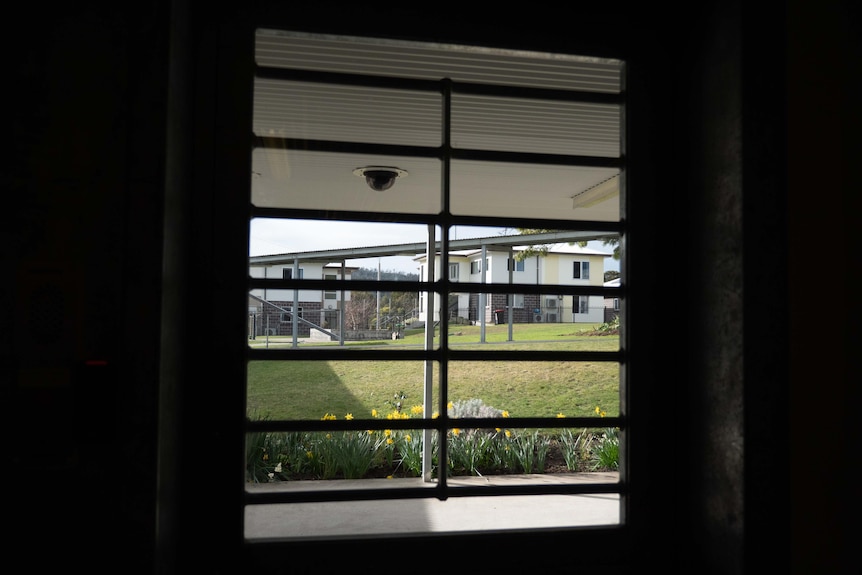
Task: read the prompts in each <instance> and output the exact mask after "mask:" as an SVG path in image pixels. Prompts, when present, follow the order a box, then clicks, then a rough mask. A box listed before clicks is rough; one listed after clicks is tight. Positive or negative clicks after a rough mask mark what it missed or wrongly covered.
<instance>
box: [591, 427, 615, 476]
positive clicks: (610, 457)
mask: <svg viewBox="0 0 862 575" xmlns="http://www.w3.org/2000/svg"><path fill="white" fill-rule="evenodd" d="M592 459H593V466H592V469H593V471H596V470H598V469H610V470H616V469H619V466H620V439H619V433H618V430H617V428H615V427H608V428H607V429H605V431H604V434H603V435H602V436H601V437H600V438H599V439H598V441H597V443H596V446H595V447H594V448H593V450H592Z"/></svg>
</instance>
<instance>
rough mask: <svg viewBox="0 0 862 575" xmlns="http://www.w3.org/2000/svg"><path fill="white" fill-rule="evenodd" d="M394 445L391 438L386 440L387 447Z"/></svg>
mask: <svg viewBox="0 0 862 575" xmlns="http://www.w3.org/2000/svg"><path fill="white" fill-rule="evenodd" d="M393 443H395V440H394V439H392V438H391V437H387V438H386V445H392V444H393Z"/></svg>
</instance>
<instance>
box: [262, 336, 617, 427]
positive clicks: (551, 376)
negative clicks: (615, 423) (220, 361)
mask: <svg viewBox="0 0 862 575" xmlns="http://www.w3.org/2000/svg"><path fill="white" fill-rule="evenodd" d="M596 327H598V326H596V325H595V324H515V325H514V326H513V332H514V335H513V338H512V339H513V341H508V339H509V337H508V334H509V327H508V326H507V325H489V326H486V328H485V342H484V343H482V342H481V332H480V328H479V327H478V326H466V325H465V326H460V325H459V326H450V328H449V332H448V339H449V345H450V346H451V347H452V348H457V349H471V348H475V349H488V347H487V346H489V345H493V349H494V350H499V351H501V352H505V351H509V350H510V351H518V350H525V349H535V350H569V351H573V350H578V351H615V350H617V349H619V336H617V335H595V332H594V331H592V330H594V329H595V328H596ZM423 342H424V332H423V331H422V330H407V331H405V337H404V338H403V339H400V340H396V341H391V340H381V341H376V342H362V343H356V344H352V343H348V344H347V345H363V346H387V347H388V346H421V345H422V344H423ZM437 344H439V334H438V337H436V338H435V345H437ZM251 345H253V346H254V347H261V346H265V345H266V346H269V347H271V348H276V349H277V348H283V347H285V346H289V345H291V342H290V339H289V338H269V341H262V340H260V339H258V340H255V341H254V342H252V343H251ZM299 345H301V346H309V345H318V344H317V343H315V344H310V343H306V342H303V343H301V344H299ZM323 345H328V344H323ZM433 369H434V381H435V382H437V381H438V377H437V375H438V373H439V370H438V368H437V366H436V365H435V366H433ZM423 381H424V365H423V363H422V362H416V361H254V362H251V363H250V364H249V366H248V413H249V415H250V416H252V417H266V418H269V419H320V418H321V417H323V416H324V415H325V414H333V415H335V416H336V417H337V418H339V419H342V418H344V417H345V416H346V415H347V414H351V415H352V416H353V417H355V418H357V419H363V418H370V417H371V413H372V410H377V411H378V412H379V413H383V414H385V413H388V412H390V411H392V410H393V409H394V408H395V401H396V396H398V397H399V398H401V397H403V399H402V403H403V409H404V410H405V411H408V412H409V410H410V408H411V407H413V406H419V405H421V404H422V397H423ZM438 389H439V387H438V385H437V384H436V383H435V386H434V399H433V403H434V405H433V409H432V411H437V401H438V400H437V397H438V395H437V391H438ZM449 399H450V400H452V401H459V400H469V399H480V400H482V402H483V403H484V404H485V405H488V406H491V407H494V408H497V409H501V410H507V411H508V412H509V414H510V416H512V417H553V416H556V415H557V414H562V415H564V416H567V417H575V416H589V415H595V408H596V407H597V406H598V407H600V408H601V409H602V410H603V411H604V412H606V414H607V415H608V416H614V415H618V413H619V365H618V364H616V363H613V362H594V361H590V362H570V361H541V362H527V361H518V360H514V359H512V360H509V359H505V360H502V361H481V362H480V361H464V362H461V361H457V362H456V361H452V362H450V363H449Z"/></svg>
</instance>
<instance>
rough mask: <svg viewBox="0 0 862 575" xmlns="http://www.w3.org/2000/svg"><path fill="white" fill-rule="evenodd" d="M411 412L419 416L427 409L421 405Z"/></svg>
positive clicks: (414, 407) (413, 408)
mask: <svg viewBox="0 0 862 575" xmlns="http://www.w3.org/2000/svg"><path fill="white" fill-rule="evenodd" d="M410 411H411V412H413V414H414V415H419V414H421V413H422V412H423V411H425V408H424V407H422V406H421V405H414V406H413V407H411V408H410Z"/></svg>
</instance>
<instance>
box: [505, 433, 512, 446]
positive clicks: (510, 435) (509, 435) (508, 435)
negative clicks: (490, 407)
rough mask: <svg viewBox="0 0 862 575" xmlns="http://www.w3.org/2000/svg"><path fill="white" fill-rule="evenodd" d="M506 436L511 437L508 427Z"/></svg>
mask: <svg viewBox="0 0 862 575" xmlns="http://www.w3.org/2000/svg"><path fill="white" fill-rule="evenodd" d="M506 437H512V432H511V431H509V430H508V429H507V430H506ZM506 449H509V448H508V447H506Z"/></svg>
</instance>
